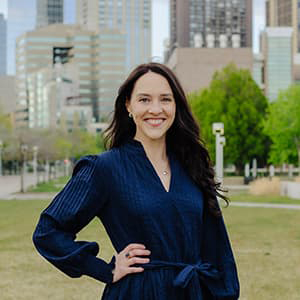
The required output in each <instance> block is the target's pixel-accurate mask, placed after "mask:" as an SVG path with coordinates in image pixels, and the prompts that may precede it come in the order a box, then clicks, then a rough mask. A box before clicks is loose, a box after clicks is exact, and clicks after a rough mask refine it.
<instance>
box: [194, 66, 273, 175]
mask: <svg viewBox="0 0 300 300" xmlns="http://www.w3.org/2000/svg"><path fill="white" fill-rule="evenodd" d="M188 98H189V101H190V103H191V107H192V111H193V113H194V115H195V117H196V119H197V120H198V122H199V125H200V129H201V135H202V137H203V139H204V141H205V142H206V144H207V147H208V149H209V151H210V154H211V156H212V159H213V160H214V159H215V137H214V135H213V133H212V124H213V123H214V122H223V123H224V129H225V136H226V146H225V148H224V161H225V163H226V164H234V165H235V166H236V167H237V170H238V173H241V172H242V170H243V167H244V164H245V163H247V162H249V161H250V160H251V159H253V158H257V159H258V161H259V163H265V161H266V159H267V151H268V138H267V136H266V135H265V134H264V133H263V123H262V120H263V118H264V116H265V113H266V109H267V105H268V104H267V99H266V97H265V96H264V95H263V93H262V91H261V90H260V88H259V87H258V86H257V84H256V83H255V81H254V80H253V79H252V77H251V74H250V72H249V71H248V70H245V69H237V67H236V66H235V65H234V64H229V65H228V66H226V67H225V68H224V69H223V70H221V71H218V72H215V74H214V76H213V79H212V81H211V83H210V85H209V87H208V88H205V89H203V90H201V91H199V92H196V93H192V94H190V95H189V97H188Z"/></svg>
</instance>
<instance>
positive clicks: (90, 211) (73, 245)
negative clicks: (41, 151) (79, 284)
mask: <svg viewBox="0 0 300 300" xmlns="http://www.w3.org/2000/svg"><path fill="white" fill-rule="evenodd" d="M104 169H105V168H104V167H103V164H102V160H101V156H96V155H95V156H86V157H83V158H82V159H81V160H80V161H79V162H78V163H77V164H76V166H75V168H74V171H73V175H72V178H71V179H70V181H69V182H68V183H67V185H66V186H65V187H64V189H63V190H62V191H61V192H60V193H59V194H58V195H57V196H56V197H55V198H54V200H53V201H52V202H51V204H50V205H49V206H48V207H47V208H46V209H45V210H44V211H43V212H42V214H41V216H40V220H39V222H38V224H37V227H36V229H35V232H34V234H33V242H34V245H35V247H36V248H37V250H38V252H39V253H40V254H41V255H42V256H43V257H44V258H45V259H47V260H48V261H49V262H50V263H52V264H53V265H54V266H56V267H57V268H58V269H60V270H61V271H63V272H64V273H66V274H67V275H69V276H71V277H80V276H81V275H88V276H91V277H93V278H95V279H97V280H100V281H102V282H105V283H110V282H112V280H113V274H112V269H113V268H114V257H113V259H112V261H111V262H110V263H106V262H105V261H104V260H102V259H100V258H97V257H96V256H97V254H98V252H99V246H98V244H97V243H96V242H85V241H75V239H76V234H77V233H78V232H79V231H80V230H81V229H82V228H83V227H84V226H86V225H87V224H88V223H89V222H90V221H91V220H92V219H93V218H94V217H95V216H96V215H97V214H98V213H99V212H100V210H101V208H103V206H104V204H105V202H106V200H107V198H108V197H107V196H106V195H107V186H106V184H105V181H106V179H107V175H106V174H105V170H104Z"/></svg>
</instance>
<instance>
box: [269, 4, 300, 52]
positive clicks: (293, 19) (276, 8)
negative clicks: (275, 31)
mask: <svg viewBox="0 0 300 300" xmlns="http://www.w3.org/2000/svg"><path fill="white" fill-rule="evenodd" d="M266 25H267V26H268V27H292V28H293V36H294V38H293V53H294V54H296V53H299V52H300V31H299V28H300V0H266Z"/></svg>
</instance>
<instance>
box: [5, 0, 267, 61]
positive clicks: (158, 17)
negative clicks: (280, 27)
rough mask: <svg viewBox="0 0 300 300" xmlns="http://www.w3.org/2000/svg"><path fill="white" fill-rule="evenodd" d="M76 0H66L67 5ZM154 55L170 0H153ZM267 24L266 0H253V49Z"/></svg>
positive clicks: (160, 43) (164, 35) (164, 33)
mask: <svg viewBox="0 0 300 300" xmlns="http://www.w3.org/2000/svg"><path fill="white" fill-rule="evenodd" d="M73 1H75V0H65V7H68V6H69V5H68V3H69V4H71V3H74V2H73ZM152 1H153V2H152V41H153V42H152V56H153V57H154V56H156V57H162V56H163V49H164V46H163V41H164V39H166V38H168V36H169V0H152ZM70 7H72V11H69V10H68V11H67V13H66V16H67V18H69V19H70V18H71V17H70V16H71V15H73V16H74V15H75V13H74V11H73V10H74V5H72V6H71V5H70ZM1 12H2V13H4V15H5V16H6V13H7V0H6V1H5V0H0V13H1ZM264 25H265V1H264V0H253V51H254V52H258V47H259V46H258V40H259V31H260V30H261V29H263V28H264Z"/></svg>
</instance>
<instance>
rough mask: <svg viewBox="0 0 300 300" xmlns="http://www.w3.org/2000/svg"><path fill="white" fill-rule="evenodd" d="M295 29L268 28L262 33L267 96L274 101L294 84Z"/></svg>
mask: <svg viewBox="0 0 300 300" xmlns="http://www.w3.org/2000/svg"><path fill="white" fill-rule="evenodd" d="M292 41H293V29H292V28H291V27H283V26H281V27H267V28H266V30H265V31H264V32H263V33H262V53H263V57H264V68H263V71H264V73H263V76H264V84H265V94H266V96H267V97H268V98H269V99H270V101H273V100H275V99H276V98H277V96H278V94H279V92H280V90H285V89H287V88H288V87H289V86H290V85H291V84H292V83H293V52H292V45H293V43H292Z"/></svg>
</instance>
